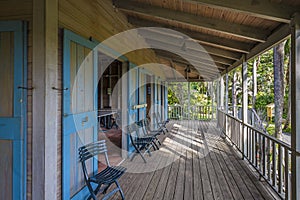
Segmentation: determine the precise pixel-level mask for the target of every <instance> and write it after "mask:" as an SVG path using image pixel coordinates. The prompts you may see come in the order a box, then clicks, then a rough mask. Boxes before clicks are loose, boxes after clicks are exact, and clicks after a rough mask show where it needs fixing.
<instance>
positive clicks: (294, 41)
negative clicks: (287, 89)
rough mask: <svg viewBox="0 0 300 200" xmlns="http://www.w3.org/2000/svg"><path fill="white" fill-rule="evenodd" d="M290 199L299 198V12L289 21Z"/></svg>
mask: <svg viewBox="0 0 300 200" xmlns="http://www.w3.org/2000/svg"><path fill="white" fill-rule="evenodd" d="M291 27H292V30H291V32H292V37H291V47H292V49H291V50H292V53H291V56H292V61H291V86H292V87H291V90H292V91H291V107H292V110H291V111H292V112H291V114H292V115H291V117H292V120H291V124H292V134H291V135H292V136H291V137H292V138H291V141H292V144H291V145H292V149H293V151H292V176H291V177H292V185H291V195H292V199H300V155H299V154H300V153H299V152H300V14H299V13H296V14H295V15H294V17H293V19H292V22H291Z"/></svg>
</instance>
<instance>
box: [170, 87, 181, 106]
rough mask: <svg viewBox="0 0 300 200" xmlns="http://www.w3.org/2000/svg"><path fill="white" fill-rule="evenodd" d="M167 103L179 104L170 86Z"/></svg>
mask: <svg viewBox="0 0 300 200" xmlns="http://www.w3.org/2000/svg"><path fill="white" fill-rule="evenodd" d="M168 104H169V105H175V104H179V100H178V98H177V97H176V95H175V93H174V91H173V90H171V89H170V88H169V89H168Z"/></svg>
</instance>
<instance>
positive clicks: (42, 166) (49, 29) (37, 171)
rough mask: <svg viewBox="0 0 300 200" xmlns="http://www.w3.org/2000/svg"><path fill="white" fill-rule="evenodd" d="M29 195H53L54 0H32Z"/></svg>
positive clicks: (55, 135) (56, 131) (56, 118)
mask: <svg viewBox="0 0 300 200" xmlns="http://www.w3.org/2000/svg"><path fill="white" fill-rule="evenodd" d="M32 28H33V46H32V51H33V55H32V57H33V62H32V66H33V71H32V79H33V80H32V81H33V83H32V84H33V87H34V90H33V93H32V102H33V105H32V120H33V125H32V199H57V190H58V188H57V183H58V182H59V181H58V180H57V177H58V175H57V172H58V168H57V166H58V160H57V154H58V153H57V149H58V141H57V140H58V135H59V133H60V131H59V126H58V124H59V122H60V120H61V119H60V117H59V116H58V102H59V99H58V95H59V92H57V90H53V89H52V87H57V88H60V87H61V86H59V85H58V1H57V0H42V1H40V0H33V27H32Z"/></svg>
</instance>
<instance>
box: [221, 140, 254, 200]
mask: <svg viewBox="0 0 300 200" xmlns="http://www.w3.org/2000/svg"><path fill="white" fill-rule="evenodd" d="M222 143H223V142H219V143H217V144H216V145H217V146H218V148H219V149H221V150H220V153H221V155H222V157H223V160H224V162H225V164H226V165H227V167H228V169H229V171H230V173H231V174H232V176H233V177H234V180H235V182H236V185H237V186H238V188H239V190H240V191H241V194H242V195H243V198H244V199H247V200H248V199H253V197H252V195H251V192H250V191H249V189H248V187H247V185H246V183H245V182H244V180H243V178H242V176H241V174H240V173H239V171H238V170H237V169H236V168H235V166H234V164H233V163H232V162H231V160H230V158H229V156H228V154H227V153H226V152H225V151H224V149H223V146H222Z"/></svg>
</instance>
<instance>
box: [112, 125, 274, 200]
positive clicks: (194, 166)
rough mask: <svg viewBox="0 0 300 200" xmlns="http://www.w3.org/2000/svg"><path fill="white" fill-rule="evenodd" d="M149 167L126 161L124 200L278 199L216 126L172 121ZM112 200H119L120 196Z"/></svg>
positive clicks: (123, 164) (136, 161)
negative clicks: (225, 139)
mask: <svg viewBox="0 0 300 200" xmlns="http://www.w3.org/2000/svg"><path fill="white" fill-rule="evenodd" d="M168 126H169V130H170V131H169V133H168V134H167V135H164V136H162V137H161V140H163V144H162V146H161V147H160V150H158V151H154V152H153V153H152V156H149V155H146V159H147V163H144V162H143V161H142V159H141V157H140V156H136V157H135V158H134V160H133V161H130V160H126V161H125V162H123V163H122V166H125V167H126V168H127V172H126V174H125V175H124V176H123V177H122V178H121V179H120V180H119V182H120V184H121V187H122V188H123V191H124V193H125V197H126V199H127V200H128V199H137V200H140V199H149V200H150V199H155V200H159V199H166V200H171V199H178V200H182V199H187V200H193V199H195V200H198V199H205V200H206V199H207V200H210V199H226V200H227V199H239V200H240V199H247V200H248V199H255V200H256V199H278V197H277V196H276V195H275V194H274V193H273V192H272V189H271V188H270V187H268V185H267V183H265V182H264V181H260V180H259V177H258V175H257V174H256V173H255V172H254V170H253V169H252V168H251V167H250V166H249V165H248V164H247V162H246V161H244V160H242V159H241V155H239V154H238V153H237V152H236V150H235V149H234V148H233V147H231V146H230V145H228V144H227V142H225V141H224V139H223V138H222V137H221V136H220V134H221V133H220V131H219V130H218V129H217V128H216V122H215V121H171V122H170V123H169V124H168ZM112 199H120V196H119V194H117V195H115V196H114V197H113V198H112Z"/></svg>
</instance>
